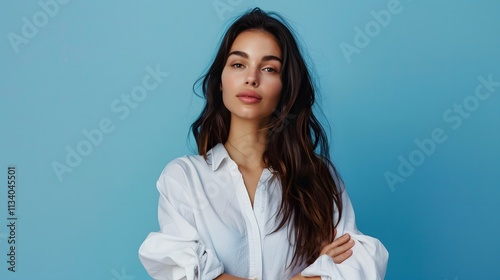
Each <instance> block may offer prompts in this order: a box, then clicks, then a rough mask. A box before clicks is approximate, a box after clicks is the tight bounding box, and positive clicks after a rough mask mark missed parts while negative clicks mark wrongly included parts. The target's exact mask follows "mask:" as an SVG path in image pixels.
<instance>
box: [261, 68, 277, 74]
mask: <svg viewBox="0 0 500 280" xmlns="http://www.w3.org/2000/svg"><path fill="white" fill-rule="evenodd" d="M264 71H266V72H270V73H274V72H277V71H276V70H275V69H274V68H271V67H266V68H264Z"/></svg>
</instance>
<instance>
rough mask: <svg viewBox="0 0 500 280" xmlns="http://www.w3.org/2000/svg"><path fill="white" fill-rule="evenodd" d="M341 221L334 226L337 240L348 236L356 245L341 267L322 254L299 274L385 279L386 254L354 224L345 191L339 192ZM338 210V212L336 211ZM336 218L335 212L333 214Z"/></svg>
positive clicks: (333, 278) (330, 278)
mask: <svg viewBox="0 0 500 280" xmlns="http://www.w3.org/2000/svg"><path fill="white" fill-rule="evenodd" d="M342 203H343V212H342V219H341V220H340V223H339V224H338V226H337V237H339V236H341V235H343V234H345V233H349V234H350V235H351V238H352V239H353V240H354V242H355V244H354V247H353V248H352V251H353V254H352V256H351V257H349V258H348V259H347V260H345V261H343V262H342V263H341V264H336V263H334V262H333V259H332V258H331V257H329V256H327V255H321V256H320V257H319V258H318V259H316V261H315V262H314V263H313V264H311V265H310V266H308V267H307V268H306V269H305V270H304V271H302V275H303V276H321V279H322V280H338V279H345V280H358V279H359V280H372V279H374V280H375V279H377V280H378V279H384V277H385V271H386V268H387V261H388V259H389V253H388V252H387V250H386V249H385V247H384V245H383V244H382V243H381V242H380V241H379V240H378V239H376V238H373V237H370V236H367V235H364V234H363V233H361V232H360V231H359V230H358V229H357V227H356V222H355V216H354V210H353V207H352V204H351V200H350V199H349V195H348V194H347V191H346V190H345V188H344V189H343V191H342ZM335 210H337V209H335ZM335 215H336V217H335V218H336V219H337V216H338V211H336V214H335Z"/></svg>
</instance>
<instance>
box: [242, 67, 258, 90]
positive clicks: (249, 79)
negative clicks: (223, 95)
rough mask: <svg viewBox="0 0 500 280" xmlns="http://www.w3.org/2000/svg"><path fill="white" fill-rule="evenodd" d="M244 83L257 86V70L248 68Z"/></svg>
mask: <svg viewBox="0 0 500 280" xmlns="http://www.w3.org/2000/svg"><path fill="white" fill-rule="evenodd" d="M245 85H249V86H252V87H257V86H258V85H259V79H258V73H257V70H251V69H249V71H248V73H247V75H246V77H245Z"/></svg>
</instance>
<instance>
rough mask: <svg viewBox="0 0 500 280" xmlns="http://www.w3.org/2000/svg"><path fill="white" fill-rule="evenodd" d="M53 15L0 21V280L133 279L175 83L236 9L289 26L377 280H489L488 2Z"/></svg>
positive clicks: (16, 11) (39, 12)
mask: <svg viewBox="0 0 500 280" xmlns="http://www.w3.org/2000/svg"><path fill="white" fill-rule="evenodd" d="M54 1H55V0H41V1H40V2H38V1H2V3H1V4H0V18H1V22H2V24H1V25H0V35H1V36H2V37H1V38H2V39H1V43H0V96H1V102H0V120H1V122H0V131H1V137H0V152H1V153H0V178H3V179H1V180H0V182H1V186H2V187H1V189H0V196H1V199H0V202H1V204H0V205H1V207H0V252H1V256H0V260H1V262H0V278H1V279H75V280H76V279H85V280H88V279H106V280H109V279H116V280H120V279H136V280H138V279H148V277H147V274H146V272H145V271H144V269H143V267H142V265H141V264H140V262H139V260H138V257H137V249H138V247H139V245H140V244H141V242H142V241H143V239H144V238H145V237H146V235H147V233H148V232H150V231H155V230H157V229H158V225H157V220H156V207H157V198H158V195H157V192H156V189H155V182H156V179H157V178H158V176H159V173H160V171H161V170H162V168H163V167H164V165H165V164H166V163H167V162H168V161H170V160H172V159H173V158H174V157H177V156H181V155H184V154H186V153H192V151H193V150H192V149H191V148H190V147H189V145H187V143H188V142H189V143H190V145H191V147H193V146H192V141H191V140H190V139H189V138H188V134H187V133H188V128H189V125H190V124H191V122H192V121H193V120H194V118H195V117H196V116H197V114H198V113H199V111H200V109H201V106H202V104H203V103H202V100H200V99H199V98H197V97H195V96H194V95H193V93H192V90H191V89H192V84H193V82H194V81H195V80H196V79H197V78H198V77H199V76H200V74H201V73H202V72H203V70H204V69H205V68H206V67H207V65H208V63H209V61H210V59H211V57H212V55H213V54H214V51H215V48H216V45H217V42H218V40H219V38H220V36H221V35H222V32H223V28H224V27H225V26H226V24H227V22H228V20H229V19H231V18H233V17H235V16H236V15H238V14H240V13H241V12H243V11H245V10H247V9H248V8H250V7H254V6H260V7H261V8H263V9H265V10H275V11H278V12H280V13H281V14H283V15H285V16H286V17H287V18H289V19H290V22H291V24H292V25H293V26H294V27H295V29H296V30H297V32H298V33H299V36H300V37H301V41H302V42H303V44H304V46H305V48H306V49H307V51H308V53H309V56H310V58H311V60H312V62H313V64H314V66H315V75H316V77H317V78H318V84H319V91H320V93H321V99H320V101H321V102H322V108H323V111H324V114H325V117H326V119H328V121H329V123H330V127H331V132H332V135H333V138H332V143H333V144H332V145H333V146H332V157H333V159H334V162H335V163H336V164H337V166H338V168H339V169H340V171H341V174H342V175H343V178H344V180H345V182H346V185H347V188H348V191H349V193H350V196H351V199H352V200H353V203H354V207H355V210H356V213H357V218H358V219H357V223H358V227H359V228H360V229H361V230H362V231H363V232H365V233H366V234H369V235H373V236H376V237H378V238H379V239H381V240H382V241H383V243H384V244H385V245H386V247H387V248H388V250H389V252H390V262H389V267H388V272H387V278H386V279H439V280H444V279H449V280H455V279H457V280H458V279H460V280H462V279H500V276H499V274H498V269H497V268H498V260H499V257H498V252H499V251H500V245H499V241H498V240H499V239H498V236H500V223H499V222H498V218H497V217H496V216H497V215H498V214H499V213H500V203H498V201H499V200H500V188H499V187H500V172H499V169H500V147H499V143H500V110H499V108H500V96H499V95H500V84H499V83H498V82H500V67H499V65H500V52H499V50H500V33H499V30H500V17H499V16H498V12H499V11H500V3H499V2H498V1H493V0H490V1H487V0H483V1H430V0H427V1H410V0H401V1H400V2H398V1H395V0H384V1H364V2H361V1H356V3H354V2H353V1H326V0H324V1H307V2H306V1H273V2H272V3H270V1H241V0H231V1H230V0H216V1H212V0H210V1H117V0H115V1H76V0H72V1H68V0H66V1H62V0H61V1H60V2H61V3H60V4H59V2H54ZM39 3H58V4H57V5H51V6H50V5H49V6H48V8H45V9H44V8H42V6H40V4H39ZM56 8H57V9H56ZM381 10H384V12H380V11H381ZM382 14H384V15H387V14H390V15H391V18H390V20H389V19H388V18H387V17H385V18H383V17H382ZM377 15H378V16H377ZM376 17H382V18H379V22H377V21H376ZM23 18H26V20H25V21H24V20H23ZM26 22H28V23H26ZM30 24H33V26H30ZM30 27H31V28H30ZM367 32H368V33H369V34H370V35H366V33H367ZM361 33H363V34H364V35H361ZM364 36H367V37H364ZM156 68H158V69H156ZM152 71H153V72H154V71H159V72H161V73H160V74H159V75H157V76H156V79H152V80H148V81H146V83H149V84H153V83H154V86H149V90H148V89H145V87H144V86H143V80H144V79H145V78H146V79H147V77H148V75H149V76H151V74H150V73H151V72H152ZM488 79H490V80H493V81H494V82H493V86H491V85H490V86H489V88H488V87H486V86H480V85H482V84H484V82H483V83H482V82H481V80H483V81H484V80H488ZM147 85H148V84H146V86H147ZM132 93H133V94H135V95H136V96H137V99H136V101H134V100H133V99H132V101H130V103H127V102H128V101H126V99H122V98H127V96H128V97H130V96H131V94H132ZM459 106H462V108H463V109H462V110H463V112H462V113H460V111H459V110H460V107H459ZM98 129H99V131H100V132H97V130H98ZM84 130H85V131H86V133H87V134H89V133H90V134H91V135H93V136H92V137H93V138H94V140H93V143H91V142H89V141H88V140H87V136H85V135H84V134H83V132H82V131H84ZM99 134H102V136H100V135H99ZM188 139H189V140H188ZM426 139H427V140H426ZM419 141H420V142H422V143H424V144H423V145H425V146H424V148H421V147H419V145H417V144H416V142H419ZM78 149H79V151H80V152H81V153H84V154H87V155H85V156H83V157H81V158H80V159H78V158H77V157H75V155H71V152H69V151H71V150H78ZM67 157H68V158H67ZM58 164H60V165H58ZM9 165H15V166H16V170H17V175H18V177H17V187H16V188H17V193H16V195H17V204H16V213H15V215H16V217H17V219H18V220H17V221H16V241H17V244H16V245H17V247H16V250H17V252H16V254H17V259H16V261H17V263H16V269H17V272H16V273H11V272H9V271H7V267H8V264H7V262H6V259H7V256H6V254H7V253H8V250H7V249H8V246H7V242H8V236H9V235H10V234H9V232H8V228H7V227H6V225H7V220H6V219H7V206H6V203H7V191H8V189H7V187H6V184H7V183H6V177H7V168H8V166H9ZM63 165H64V166H66V169H60V168H63V167H62V166H63ZM54 166H57V168H59V169H58V170H59V176H58V172H55V171H54ZM398 169H399V170H398ZM387 176H389V177H390V178H391V179H390V180H389V181H388V179H387V178H386V177H387ZM129 276H130V277H129Z"/></svg>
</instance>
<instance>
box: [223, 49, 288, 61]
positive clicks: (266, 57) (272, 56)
mask: <svg viewBox="0 0 500 280" xmlns="http://www.w3.org/2000/svg"><path fill="white" fill-rule="evenodd" d="M233 54H234V55H237V56H241V57H243V58H248V54H247V53H246V52H242V51H232V52H230V53H229V54H228V56H227V57H229V56H231V55H233ZM270 60H277V61H279V62H280V63H283V61H282V60H281V58H279V57H277V56H275V55H265V56H264V57H263V58H262V61H270Z"/></svg>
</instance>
